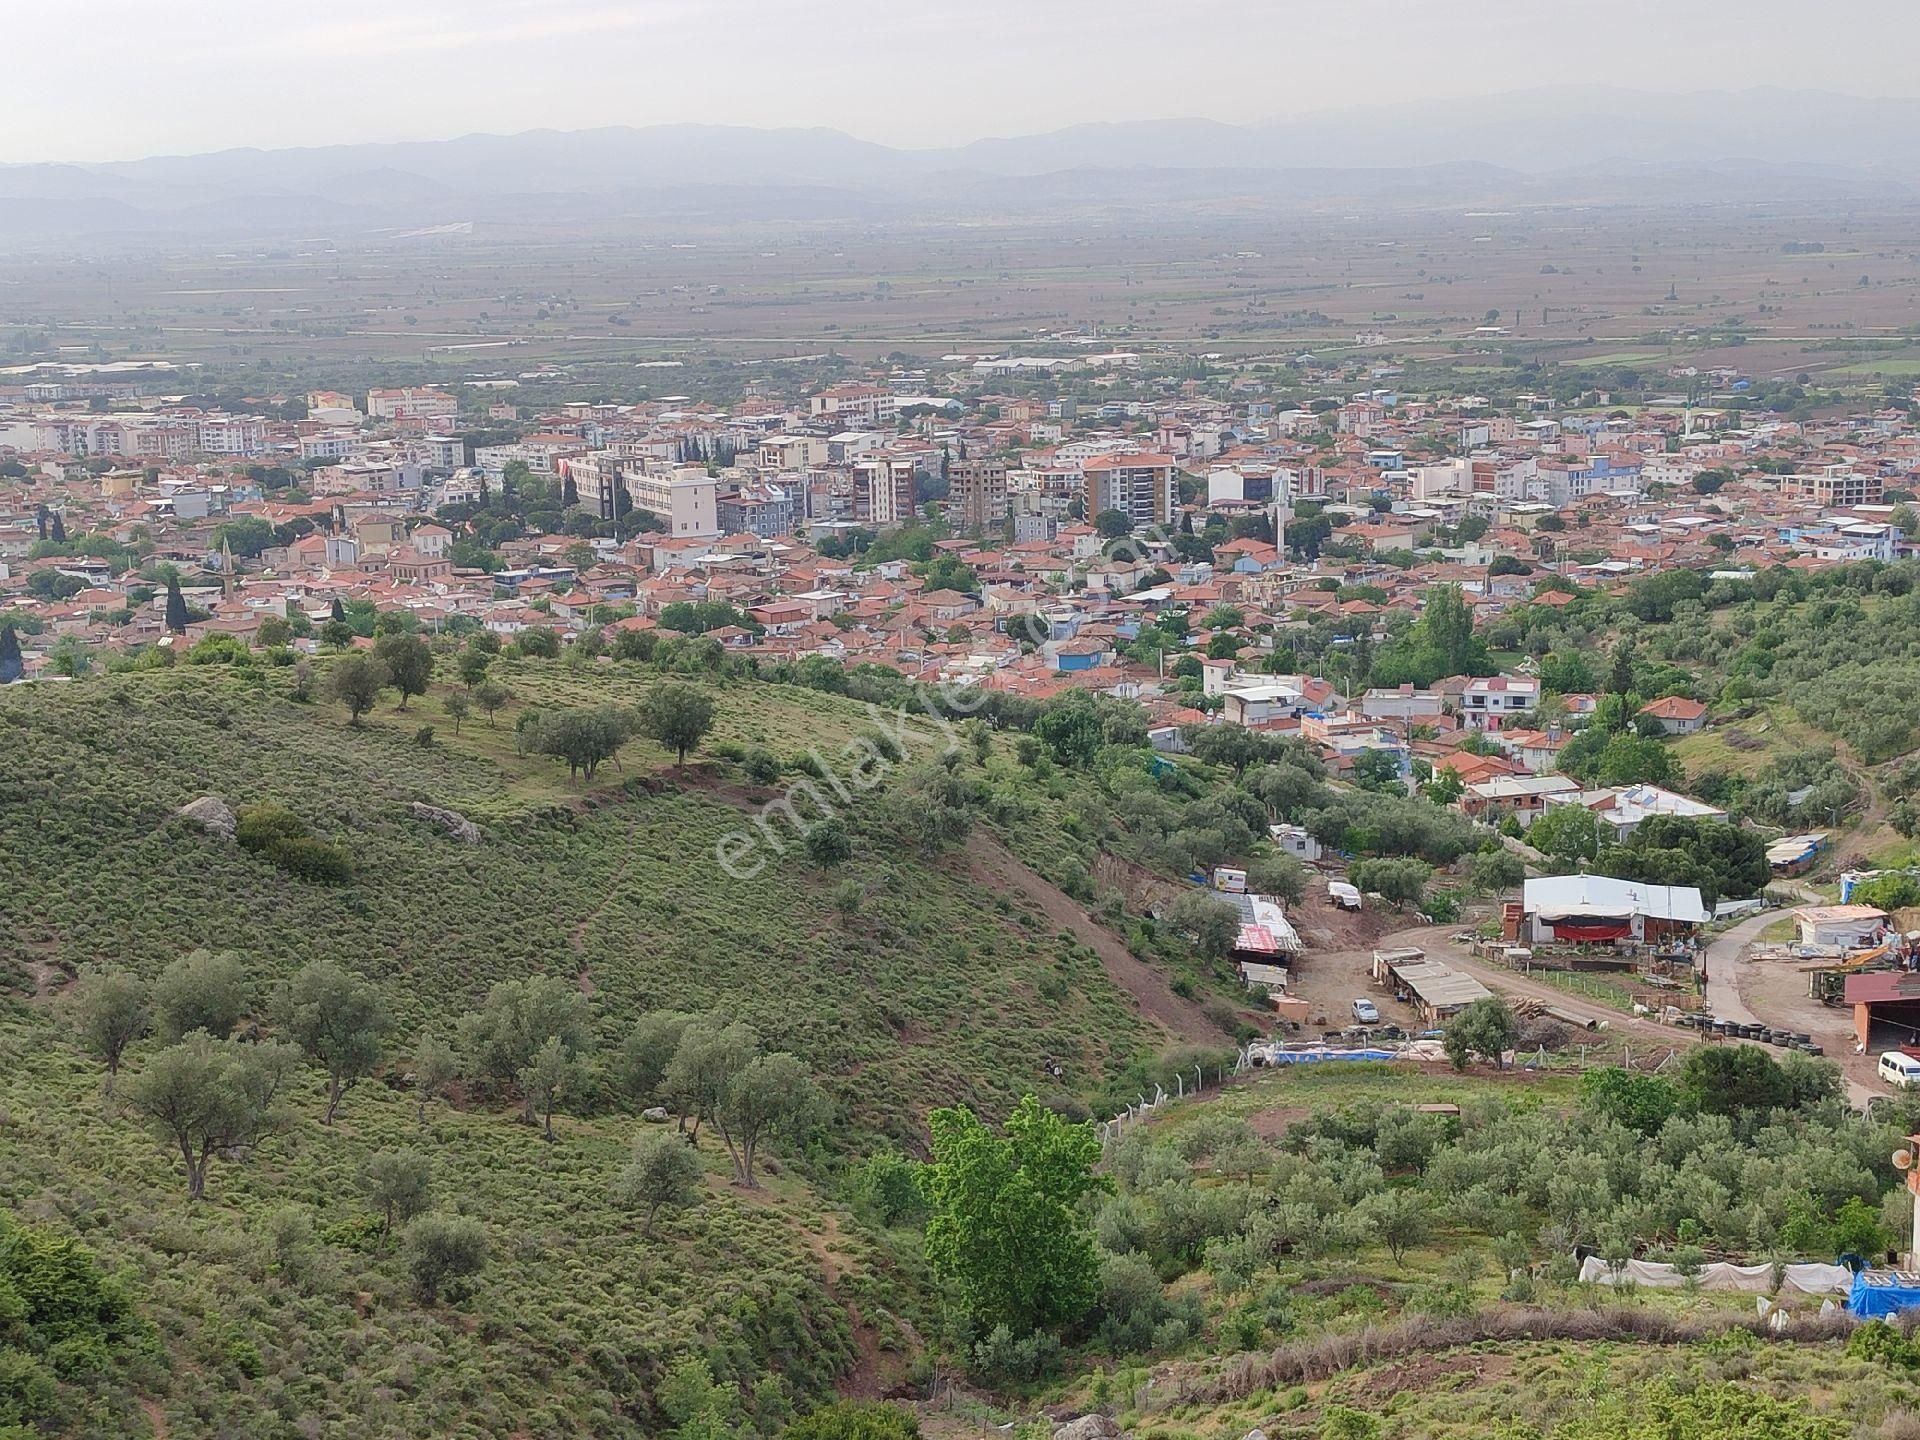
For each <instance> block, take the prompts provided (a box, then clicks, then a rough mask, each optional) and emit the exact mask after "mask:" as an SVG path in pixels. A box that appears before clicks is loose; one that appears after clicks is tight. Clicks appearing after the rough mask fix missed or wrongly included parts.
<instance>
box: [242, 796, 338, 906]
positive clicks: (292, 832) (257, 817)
mask: <svg viewBox="0 0 1920 1440" xmlns="http://www.w3.org/2000/svg"><path fill="white" fill-rule="evenodd" d="M234 821H235V823H234V839H235V840H237V841H239V843H240V845H241V847H242V848H243V849H246V850H251V851H252V852H253V853H254V854H256V855H260V856H262V857H263V858H265V859H267V860H270V861H272V862H273V863H274V864H275V865H278V866H279V867H280V868H281V869H282V870H284V871H286V872H287V873H288V874H289V875H293V876H297V877H298V878H300V879H302V880H317V881H320V882H321V883H323V884H329V885H338V884H341V883H343V882H344V881H346V880H348V879H349V878H351V876H352V874H353V862H352V861H351V860H350V859H349V858H348V856H347V852H346V851H345V850H343V849H341V848H340V847H339V846H338V845H334V844H331V843H329V842H328V841H325V840H316V839H314V838H313V836H312V835H310V834H309V833H308V831H307V823H306V821H304V820H302V819H301V818H300V817H299V816H298V815H295V814H294V813H293V812H292V811H291V810H288V809H287V808H286V807H285V806H283V805H275V804H273V803H272V802H270V801H268V802H263V803H261V804H259V805H243V806H242V807H241V808H240V811H239V813H238V814H237V815H236V816H235V817H234Z"/></svg>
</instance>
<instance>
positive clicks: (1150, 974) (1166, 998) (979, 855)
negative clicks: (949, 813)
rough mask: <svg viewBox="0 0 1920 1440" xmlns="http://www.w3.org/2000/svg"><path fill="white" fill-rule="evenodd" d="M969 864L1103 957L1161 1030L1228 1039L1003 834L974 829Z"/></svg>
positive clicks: (1210, 1041)
mask: <svg viewBox="0 0 1920 1440" xmlns="http://www.w3.org/2000/svg"><path fill="white" fill-rule="evenodd" d="M967 868H968V870H969V871H970V872H971V874H972V875H973V877H974V879H975V880H977V881H979V882H980V884H982V885H984V886H986V887H987V889H989V890H991V891H993V892H995V893H997V894H1002V895H1025V896H1026V897H1027V898H1028V899H1030V900H1032V901H1033V903H1034V904H1036V905H1038V906H1039V907H1040V910H1041V912H1042V913H1043V914H1045V915H1046V917H1047V918H1048V919H1049V920H1051V921H1052V922H1053V923H1054V924H1055V925H1057V926H1059V927H1060V928H1061V929H1062V930H1065V931H1067V932H1068V933H1069V934H1071V935H1072V936H1073V937H1074V938H1075V939H1076V940H1078V941H1079V942H1080V943H1081V944H1083V945H1087V946H1091V947H1092V949H1093V952H1094V954H1096V955H1098V956H1099V957H1100V967H1101V969H1103V970H1105V971H1106V972H1107V978H1108V979H1109V980H1111V981H1113V983H1114V984H1116V985H1118V986H1119V987H1120V988H1121V989H1122V990H1124V991H1126V992H1127V994H1129V995H1131V996H1132V997H1133V1000H1134V1003H1135V1004H1136V1005H1138V1006H1139V1008H1140V1013H1141V1014H1142V1015H1144V1016H1145V1017H1146V1018H1147V1019H1149V1020H1151V1021H1153V1022H1154V1023H1155V1024H1156V1025H1158V1026H1160V1028H1161V1029H1163V1030H1166V1031H1168V1032H1170V1033H1171V1034H1174V1035H1177V1036H1179V1037H1180V1038H1181V1039H1182V1040H1191V1041H1194V1042H1196V1043H1198V1044H1203V1045H1218V1044H1220V1043H1221V1042H1222V1041H1223V1040H1224V1039H1225V1038H1226V1037H1225V1036H1223V1035H1222V1034H1221V1032H1220V1028H1219V1027H1218V1026H1217V1025H1215V1024H1214V1023H1213V1022H1212V1021H1211V1020H1209V1019H1208V1018H1207V1017H1206V1014H1205V1012H1203V1011H1202V1010H1201V1008H1200V1007H1199V1006H1198V1005H1196V1004H1195V1003H1194V1002H1193V1001H1191V1000H1182V999H1181V998H1180V997H1179V996H1178V995H1176V994H1174V993H1173V987H1172V986H1171V985H1169V984H1168V983H1167V979H1166V977H1165V976H1164V975H1162V974H1161V973H1160V972H1159V971H1158V970H1155V969H1154V968H1153V967H1152V966H1151V965H1148V964H1147V963H1146V962H1145V961H1143V960H1141V959H1140V958H1139V957H1137V956H1136V955H1134V953H1133V952H1132V951H1131V950H1129V949H1127V947H1126V944H1125V942H1124V941H1122V940H1121V939H1120V937H1119V936H1118V935H1115V934H1114V933H1113V932H1112V931H1111V930H1109V929H1107V928H1106V926H1104V925H1102V924H1100V922H1099V921H1097V920H1095V919H1094V918H1093V917H1092V916H1091V915H1089V914H1087V912H1086V911H1085V910H1083V909H1081V908H1080V904H1079V902H1078V901H1076V900H1075V899H1074V898H1073V897H1072V896H1071V895H1068V894H1067V893H1066V892H1065V891H1064V890H1061V889H1060V888H1059V887H1058V886H1056V885H1055V884H1053V882H1052V881H1050V880H1048V879H1047V878H1046V877H1045V876H1043V875H1041V874H1039V873H1038V872H1037V871H1035V870H1033V869H1031V868H1030V867H1028V866H1027V865H1025V864H1023V863H1021V861H1020V860H1019V859H1018V858H1017V857H1016V856H1015V855H1014V854H1013V852H1012V851H1010V850H1008V849H1007V847H1006V846H1005V845H1003V844H1001V843H1000V840H999V838H998V837H997V836H994V835H992V834H989V833H987V832H986V831H985V830H983V829H982V828H979V827H976V828H975V829H974V832H973V835H972V838H971V839H969V840H968V842H967Z"/></svg>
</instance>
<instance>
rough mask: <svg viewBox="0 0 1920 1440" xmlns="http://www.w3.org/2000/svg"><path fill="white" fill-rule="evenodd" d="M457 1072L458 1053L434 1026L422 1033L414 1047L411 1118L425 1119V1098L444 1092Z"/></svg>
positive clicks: (428, 1098) (458, 1071)
mask: <svg viewBox="0 0 1920 1440" xmlns="http://www.w3.org/2000/svg"><path fill="white" fill-rule="evenodd" d="M459 1074H460V1057H459V1056H458V1055H456V1054H455V1053H454V1049H453V1046H451V1045H449V1044H448V1043H447V1041H446V1037H445V1036H443V1035H441V1034H440V1032H439V1031H437V1030H429V1031H427V1032H426V1033H425V1034H423V1035H421V1037H420V1038H419V1040H417V1041H416V1042H415V1043H414V1047H413V1093H414V1119H415V1121H416V1122H418V1123H419V1124H421V1125H424V1124H426V1123H427V1102H428V1101H429V1100H431V1099H433V1098H434V1097H435V1096H438V1095H441V1094H444V1093H445V1092H446V1089H447V1087H448V1086H449V1085H451V1084H452V1083H453V1082H454V1080H455V1078H456V1077H457V1076H458V1075H459Z"/></svg>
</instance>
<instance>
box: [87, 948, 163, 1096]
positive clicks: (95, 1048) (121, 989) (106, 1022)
mask: <svg viewBox="0 0 1920 1440" xmlns="http://www.w3.org/2000/svg"><path fill="white" fill-rule="evenodd" d="M67 1003H68V1005H69V1006H70V1013H71V1015H72V1018H73V1024H74V1028H75V1029H76V1030H77V1031H78V1032H79V1034H80V1042H81V1044H83V1045H85V1046H86V1047H87V1049H88V1050H90V1051H91V1052H92V1053H93V1054H95V1055H97V1056H99V1057H100V1059H101V1060H102V1061H103V1062H104V1063H105V1064H106V1067H107V1089H108V1090H109V1091H111V1090H112V1089H113V1086H114V1082H115V1080H116V1079H117V1078H118V1076H119V1074H120V1061H121V1059H122V1057H123V1056H125V1054H126V1053H127V1047H128V1046H130V1045H132V1044H134V1043H135V1042H137V1041H139V1040H142V1039H144V1038H145V1037H146V1034H147V1032H148V1031H149V1030H151V1029H152V1028H153V996H152V995H151V993H150V992H149V991H148V989H147V987H146V984H145V983H144V982H143V981H142V980H141V979H140V978H139V977H138V976H137V975H133V974H130V973H128V972H127V971H125V970H116V969H93V970H86V971H83V972H81V975H80V980H79V983H78V984H76V985H75V986H74V987H73V993H72V998H71V999H70V1000H69V1001H68V1002H67Z"/></svg>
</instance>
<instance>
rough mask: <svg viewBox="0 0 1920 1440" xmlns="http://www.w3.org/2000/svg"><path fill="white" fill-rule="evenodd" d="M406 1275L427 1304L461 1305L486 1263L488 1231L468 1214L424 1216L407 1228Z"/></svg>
mask: <svg viewBox="0 0 1920 1440" xmlns="http://www.w3.org/2000/svg"><path fill="white" fill-rule="evenodd" d="M405 1248H406V1263H407V1272H408V1274H409V1275H411V1276H412V1278H413V1291H414V1294H416V1295H417V1296H419V1297H420V1301H421V1303H422V1304H425V1305H436V1304H438V1303H439V1302H440V1300H441V1299H442V1298H443V1297H444V1298H445V1299H447V1300H450V1301H453V1302H454V1303H456V1304H458V1303H459V1302H460V1301H461V1300H463V1299H465V1298H466V1297H467V1296H468V1295H469V1294H471V1293H472V1291H473V1286H474V1282H475V1278H476V1277H477V1276H478V1275H479V1274H480V1272H481V1271H482V1270H484V1269H485V1268H486V1264H487V1250H488V1247H487V1232H486V1230H485V1229H484V1228H482V1226H481V1224H480V1222H479V1221H478V1220H474V1219H471V1218H469V1217H468V1216H465V1215H422V1216H420V1217H419V1218H418V1219H416V1220H415V1221H414V1222H413V1223H412V1224H411V1225H409V1226H407V1229H406V1237H405Z"/></svg>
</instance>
